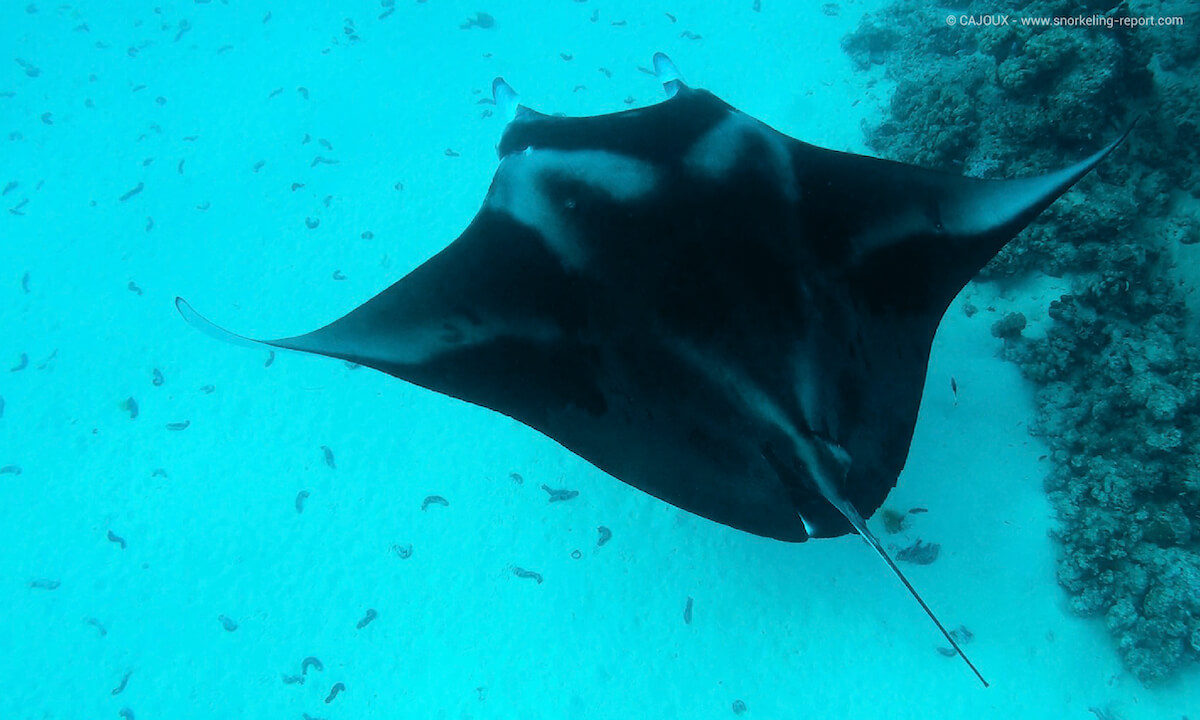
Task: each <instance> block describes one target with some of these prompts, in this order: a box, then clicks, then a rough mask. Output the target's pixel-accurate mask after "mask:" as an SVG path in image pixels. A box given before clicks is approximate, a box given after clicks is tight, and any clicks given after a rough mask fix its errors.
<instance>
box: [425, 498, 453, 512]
mask: <svg viewBox="0 0 1200 720" xmlns="http://www.w3.org/2000/svg"><path fill="white" fill-rule="evenodd" d="M430 505H441V506H442V507H450V501H449V500H447V499H446V498H444V497H442V496H441V495H430V496H428V497H426V498H425V500H424V501H423V502H422V503H421V509H422V510H424V509H425V508H427V507H429V506H430Z"/></svg>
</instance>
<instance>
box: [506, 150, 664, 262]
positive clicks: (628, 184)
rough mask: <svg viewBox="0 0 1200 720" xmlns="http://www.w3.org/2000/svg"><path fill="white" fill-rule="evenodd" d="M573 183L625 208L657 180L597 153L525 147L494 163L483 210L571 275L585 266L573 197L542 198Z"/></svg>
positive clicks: (638, 165) (619, 158) (643, 169)
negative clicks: (516, 227) (520, 231)
mask: <svg viewBox="0 0 1200 720" xmlns="http://www.w3.org/2000/svg"><path fill="white" fill-rule="evenodd" d="M563 181H568V182H570V181H574V182H577V183H579V185H580V186H581V188H580V189H583V190H587V191H592V192H596V191H598V192H601V193H604V194H605V195H607V196H608V197H609V198H611V199H612V200H614V201H617V202H629V201H631V200H635V199H637V198H639V197H642V196H644V195H646V194H648V193H650V192H652V191H653V190H654V189H655V188H656V187H657V186H658V183H659V178H658V176H657V174H656V173H655V171H654V168H653V167H651V166H650V165H649V164H648V163H645V162H643V161H641V160H637V159H634V158H631V157H626V156H624V155H618V154H616V153H612V152H606V151H603V150H569V151H567V150H546V149H538V148H533V147H529V148H526V149H525V151H524V152H521V153H517V154H511V155H508V156H506V157H505V158H504V159H503V160H501V161H500V167H499V169H498V170H497V171H496V181H495V182H494V184H493V190H492V193H491V194H490V195H489V196H488V198H487V200H486V204H487V205H488V206H489V207H491V208H492V209H493V210H498V211H501V212H504V213H507V214H508V215H510V216H511V217H512V218H513V219H514V220H516V221H517V222H519V223H521V224H522V225H525V226H526V227H528V228H530V229H532V230H535V231H537V232H538V234H539V235H540V236H541V237H542V238H543V239H544V240H545V242H546V244H547V246H548V247H549V248H550V250H552V251H553V252H554V253H555V255H557V256H558V257H559V259H560V260H562V262H563V264H564V265H565V266H566V267H568V268H571V269H573V270H581V269H583V268H584V267H585V266H586V264H587V261H588V257H587V251H586V248H585V247H584V246H583V243H581V242H580V238H579V236H578V233H577V231H576V229H575V227H574V223H573V222H572V221H571V218H570V213H571V211H572V210H574V209H575V203H576V202H577V201H578V200H577V198H575V197H574V196H568V197H563V198H554V199H555V200H558V201H560V204H557V205H556V204H555V203H554V202H552V201H551V198H548V197H547V192H546V191H547V189H548V188H549V187H550V185H551V184H552V183H562V182H563Z"/></svg>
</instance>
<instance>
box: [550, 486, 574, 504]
mask: <svg viewBox="0 0 1200 720" xmlns="http://www.w3.org/2000/svg"><path fill="white" fill-rule="evenodd" d="M542 489H543V490H545V491H546V492H547V493H549V495H550V500H549V501H550V502H565V501H567V500H571V499H572V498H576V497H579V491H578V490H567V489H566V488H561V489H560V488H552V487H550V486H549V485H543V486H542Z"/></svg>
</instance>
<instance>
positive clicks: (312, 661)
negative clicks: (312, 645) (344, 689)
mask: <svg viewBox="0 0 1200 720" xmlns="http://www.w3.org/2000/svg"><path fill="white" fill-rule="evenodd" d="M310 667H311V668H313V669H315V670H317V671H319V672H324V670H325V666H324V665H323V664H322V663H321V661H320V660H318V659H317V658H315V657H313V656H312V655H309V656H308V657H306V658H304V659H303V660H301V661H300V674H302V675H308V669H309V668H310Z"/></svg>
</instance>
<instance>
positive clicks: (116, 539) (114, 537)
mask: <svg viewBox="0 0 1200 720" xmlns="http://www.w3.org/2000/svg"><path fill="white" fill-rule="evenodd" d="M108 541H109V542H111V543H116V544H118V545H120V546H121V549H122V550H124V549H125V548H126V547H128V545H127V544H126V543H125V538H123V537H121V536H120V535H118V534H116V533H115V532H113V531H112V530H109V531H108Z"/></svg>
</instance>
